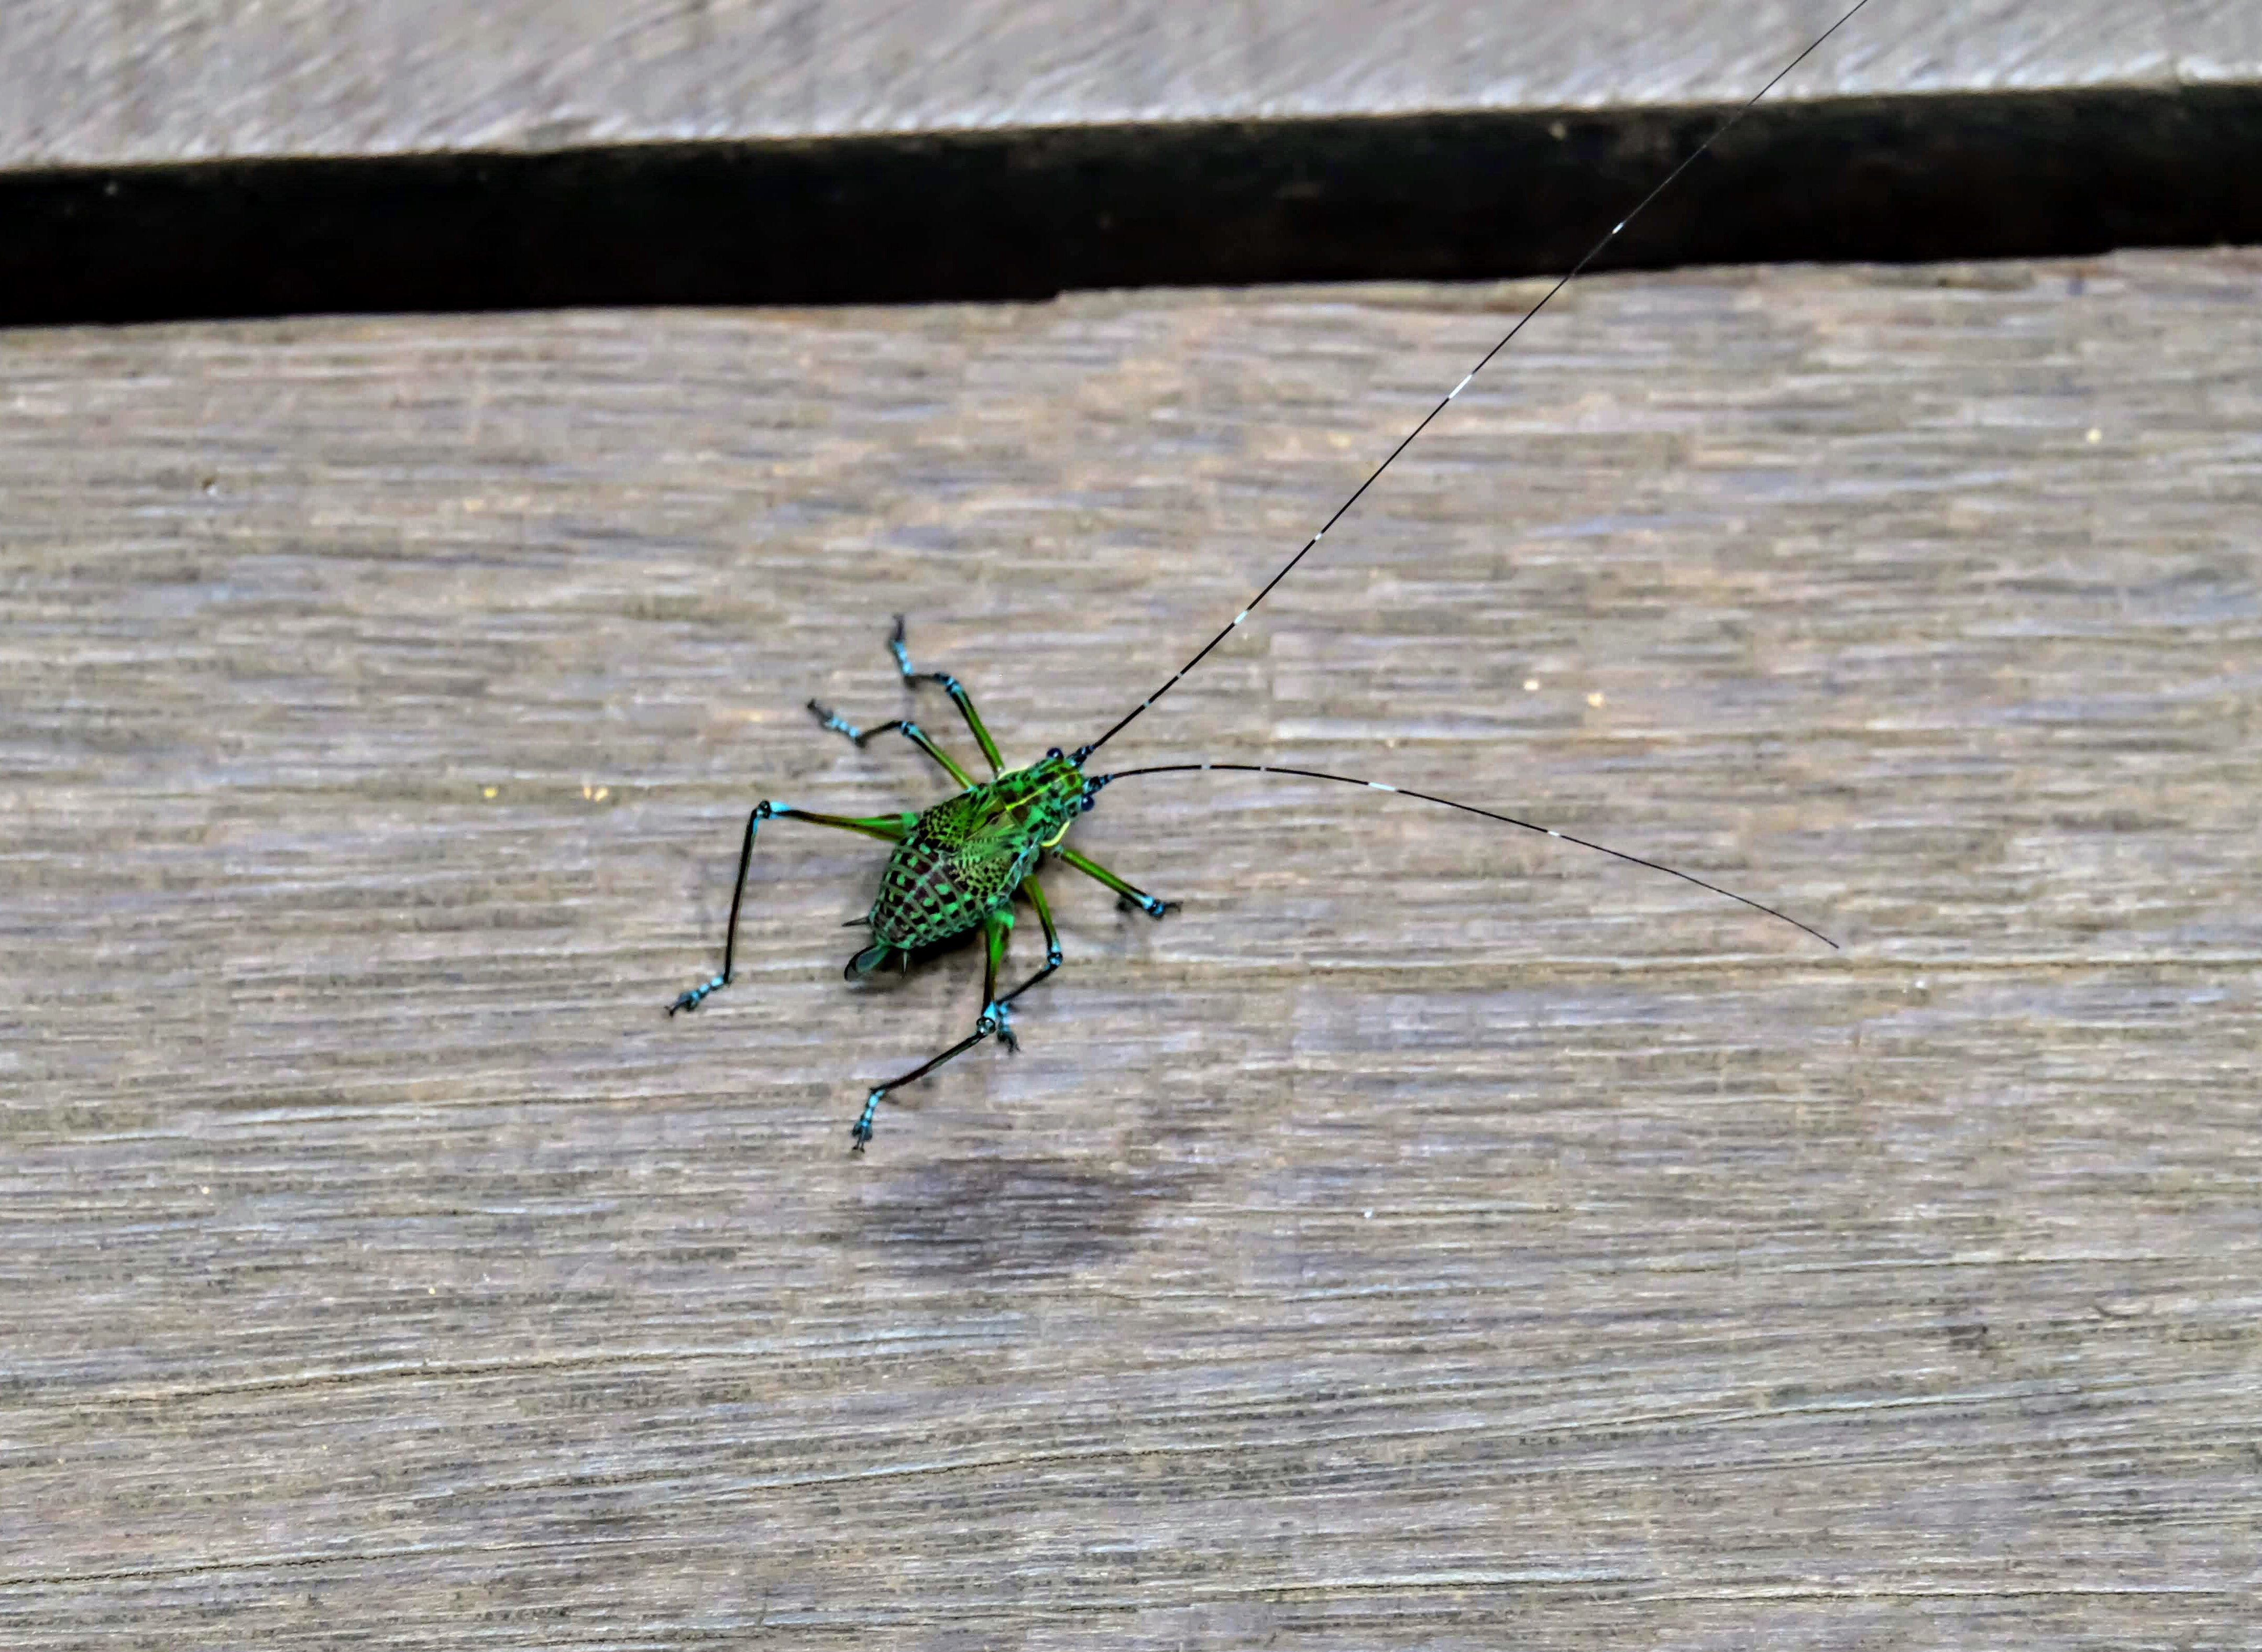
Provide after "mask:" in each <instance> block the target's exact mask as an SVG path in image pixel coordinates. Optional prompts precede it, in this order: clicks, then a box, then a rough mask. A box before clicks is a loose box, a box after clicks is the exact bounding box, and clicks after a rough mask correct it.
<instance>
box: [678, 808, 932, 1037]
mask: <svg viewBox="0 0 2262 1652" xmlns="http://www.w3.org/2000/svg"><path fill="white" fill-rule="evenodd" d="M786 819H791V820H805V821H807V822H810V824H811V825H815V826H836V827H838V828H839V829H840V830H842V831H846V832H861V833H863V834H864V836H865V837H876V838H878V839H879V840H880V841H881V842H882V843H888V844H899V843H901V842H903V840H904V834H905V833H906V832H908V831H910V830H911V823H912V822H914V821H915V820H917V819H918V816H917V815H868V816H865V817H863V818H861V819H860V818H854V817H851V816H849V815H818V814H816V813H813V812H812V811H810V810H809V809H805V808H794V807H793V806H792V805H791V804H789V803H772V802H769V801H762V802H760V803H757V804H755V805H754V809H753V814H751V815H747V816H746V842H744V843H743V844H739V845H738V884H737V886H736V887H733V888H732V889H731V923H730V927H729V928H728V929H726V930H724V932H723V973H721V974H719V975H710V976H709V977H708V978H707V979H706V980H702V981H701V982H700V983H699V984H698V985H697V986H696V987H694V988H692V989H691V990H690V991H689V992H687V993H685V994H684V995H682V996H681V997H680V998H678V999H677V1000H676V1001H675V1002H674V1003H672V1004H670V1005H668V1007H667V1013H668V1014H669V1015H671V1016H672V1015H674V1013H675V1012H676V1011H677V1010H679V1009H698V1008H699V1006H700V1005H701V1004H702V1003H704V1002H707V998H708V995H710V994H711V993H714V992H717V991H719V990H720V989H721V988H724V987H727V986H729V985H730V984H731V956H732V955H733V954H734V953H736V952H737V951H738V908H739V906H740V905H741V904H742V903H743V902H744V901H745V900H746V868H747V866H750V865H752V864H753V858H754V833H755V831H756V830H758V829H759V828H760V825H761V823H762V822H764V821H766V820H786Z"/></svg>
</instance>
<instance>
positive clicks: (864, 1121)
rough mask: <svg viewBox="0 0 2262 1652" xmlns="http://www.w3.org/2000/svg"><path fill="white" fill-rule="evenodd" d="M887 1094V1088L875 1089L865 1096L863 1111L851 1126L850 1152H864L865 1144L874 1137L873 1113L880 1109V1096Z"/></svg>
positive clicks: (849, 1132)
mask: <svg viewBox="0 0 2262 1652" xmlns="http://www.w3.org/2000/svg"><path fill="white" fill-rule="evenodd" d="M886 1094H887V1091H885V1090H874V1091H873V1092H872V1093H871V1094H870V1095H867V1096H866V1097H865V1098H864V1110H863V1112H862V1113H861V1114H860V1115H859V1116H858V1117H857V1119H856V1122H855V1124H853V1125H851V1126H850V1127H849V1131H848V1151H849V1152H850V1153H861V1152H863V1151H864V1144H865V1143H866V1142H868V1141H869V1140H871V1139H872V1115H873V1114H875V1113H876V1112H878V1111H879V1110H880V1097H882V1095H886Z"/></svg>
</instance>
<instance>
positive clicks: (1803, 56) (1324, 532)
mask: <svg viewBox="0 0 2262 1652" xmlns="http://www.w3.org/2000/svg"><path fill="white" fill-rule="evenodd" d="M1867 4H1869V0H1854V4H1853V7H1852V9H1851V10H1849V11H1848V12H1847V13H1846V15H1845V16H1844V17H1842V18H1839V19H1838V21H1837V22H1835V23H1833V24H1832V25H1830V26H1829V27H1828V28H1826V29H1825V30H1823V31H1822V32H1821V33H1820V34H1818V35H1816V36H1815V37H1814V40H1813V42H1812V44H1811V45H1809V46H1808V47H1807V48H1806V49H1805V51H1804V52H1801V53H1800V54H1798V55H1797V57H1794V58H1792V59H1791V60H1790V62H1788V63H1786V64H1784V65H1783V68H1782V70H1781V71H1780V72H1779V73H1777V75H1776V77H1775V78H1774V79H1773V80H1771V81H1769V83H1767V84H1766V85H1764V86H1762V87H1761V88H1760V89H1759V90H1757V91H1755V92H1754V93H1753V94H1752V95H1751V97H1748V98H1747V99H1746V100H1745V102H1744V104H1743V106H1742V107H1741V108H1740V109H1738V110H1737V111H1735V112H1734V113H1733V114H1731V115H1730V116H1728V118H1727V119H1725V120H1723V121H1722V122H1721V123H1720V124H1719V125H1718V126H1715V127H1714V128H1712V135H1711V137H1709V138H1707V139H1705V140H1704V142H1702V143H1700V144H1698V145H1697V147H1696V148H1695V149H1694V150H1692V151H1691V152H1690V153H1689V157H1688V159H1686V160H1684V161H1683V162H1682V163H1681V164H1680V165H1679V166H1677V167H1675V168H1674V169H1673V170H1672V171H1670V172H1668V173H1667V174H1666V175H1665V180H1664V182H1662V183H1660V184H1659V185H1658V186H1657V187H1656V188H1655V189H1653V190H1650V192H1649V193H1648V194H1646V195H1645V196H1643V197H1642V198H1641V199H1640V201H1639V203H1637V204H1636V205H1635V207H1634V209H1633V211H1632V212H1628V213H1627V214H1626V215H1625V216H1624V218H1622V219H1618V221H1617V223H1615V224H1613V225H1611V226H1610V233H1608V234H1606V235H1604V236H1603V238H1602V239H1601V240H1600V241H1596V243H1595V244H1594V245H1593V246H1592V247H1589V248H1587V255H1586V256H1585V257H1583V258H1581V259H1580V260H1579V262H1577V263H1575V264H1573V265H1572V266H1571V269H1570V272H1569V273H1568V274H1567V275H1565V276H1563V277H1561V278H1560V279H1559V280H1558V281H1557V282H1556V283H1555V284H1554V285H1553V286H1552V287H1550V288H1548V289H1547V291H1545V293H1543V294H1542V295H1541V296H1540V299H1539V302H1538V303H1537V304H1535V305H1532V306H1531V308H1530V309H1529V310H1526V311H1525V312H1524V314H1523V316H1522V317H1521V318H1520V319H1518V320H1517V321H1516V325H1515V326H1514V327H1510V328H1509V330H1508V331H1507V332H1506V333H1504V334H1502V335H1501V340H1500V342H1499V343H1497V344H1495V345H1494V346H1493V347H1492V348H1490V349H1488V350H1487V351H1486V352H1485V353H1484V358H1483V360H1481V361H1480V362H1479V363H1477V364H1476V365H1475V366H1474V367H1472V368H1471V369H1469V370H1468V371H1467V372H1466V373H1464V374H1462V375H1461V382H1460V383H1459V384H1456V385H1454V386H1453V387H1452V389H1451V390H1449V391H1446V392H1445V395H1444V400H1442V401H1440V402H1439V403H1438V404H1437V406H1434V407H1432V408H1431V409H1430V411H1429V413H1426V414H1425V415H1423V420H1422V422H1421V423H1420V424H1418V425H1416V426H1415V427H1413V428H1412V429H1411V430H1409V431H1408V432H1407V433H1406V439H1405V440H1404V441H1403V442H1400V443H1399V444H1398V445H1397V446H1396V447H1394V448H1393V449H1391V450H1390V456H1389V457H1388V458H1386V459H1384V460H1383V462H1382V463H1380V464H1378V465H1376V466H1375V467H1374V469H1373V470H1372V472H1370V473H1369V475H1368V476H1367V478H1366V480H1365V481H1364V482H1362V483H1360V484H1359V485H1358V488H1357V489H1356V490H1355V491H1354V492H1352V494H1351V497H1350V498H1349V499H1345V500H1344V502H1343V503H1342V504H1340V505H1338V506H1336V513H1335V514H1334V515H1332V516H1330V517H1329V518H1328V520H1327V521H1324V522H1322V523H1321V524H1320V528H1319V531H1318V532H1317V533H1315V534H1314V535H1312V536H1311V537H1310V538H1309V539H1307V540H1306V541H1305V542H1304V548H1303V549H1301V550H1300V551H1298V552H1297V553H1296V554H1295V555H1294V556H1293V557H1289V558H1288V560H1287V562H1286V564H1283V565H1282V567H1281V569H1280V571H1279V572H1278V573H1276V574H1274V575H1273V576H1272V577H1271V578H1270V579H1267V580H1266V581H1265V582H1264V589H1263V590H1262V591H1259V592H1258V593H1257V594H1256V595H1255V596H1253V597H1251V598H1250V599H1249V606H1248V607H1245V608H1243V609H1242V611H1241V612H1240V613H1238V614H1235V615H1234V616H1233V618H1232V620H1231V621H1228V623H1227V625H1226V628H1224V629H1223V630H1221V631H1220V632H1219V633H1218V634H1217V635H1216V636H1214V637H1212V638H1210V640H1209V641H1208V642H1207V643H1203V644H1202V648H1201V652H1200V653H1199V654H1197V655H1195V656H1194V657H1192V659H1190V660H1188V661H1187V662H1186V663H1185V664H1183V665H1181V666H1179V667H1178V670H1177V671H1175V672H1171V680H1170V681H1169V682H1166V683H1164V684H1163V686H1161V687H1160V688H1157V689H1156V691H1155V692H1154V693H1151V694H1149V695H1148V696H1147V697H1146V699H1144V700H1141V701H1140V702H1139V703H1138V704H1137V705H1135V706H1134V707H1131V709H1130V710H1129V711H1127V712H1126V713H1125V714H1124V715H1122V716H1121V717H1120V718H1119V719H1118V720H1117V722H1116V724H1115V726H1114V727H1113V728H1112V729H1109V730H1108V731H1107V732H1106V734H1104V735H1102V736H1099V739H1097V740H1095V741H1093V742H1092V743H1091V744H1090V745H1088V746H1084V747H1082V748H1081V749H1079V750H1078V751H1077V753H1076V760H1077V762H1078V763H1082V762H1083V761H1084V758H1088V757H1090V756H1091V754H1092V753H1093V752H1095V751H1099V748H1100V747H1102V746H1104V745H1106V743H1108V742H1109V741H1110V740H1113V738H1114V737H1115V736H1117V735H1119V734H1121V733H1122V732H1123V731H1124V729H1127V728H1129V727H1130V726H1131V724H1132V722H1134V721H1135V719H1136V718H1137V717H1138V715H1139V714H1140V713H1141V712H1142V711H1144V710H1146V709H1147V707H1149V706H1151V705H1153V704H1154V703H1155V702H1156V700H1160V699H1161V698H1162V697H1163V695H1164V694H1167V693H1170V692H1171V689H1172V688H1173V687H1175V686H1177V684H1178V679H1179V678H1181V677H1184V676H1185V674H1186V673H1187V672H1190V671H1192V670H1193V668H1194V667H1195V666H1197V665H1199V664H1201V663H1202V662H1203V661H1204V660H1206V659H1207V658H1208V657H1209V654H1210V650H1212V649H1214V648H1215V647H1216V646H1217V645H1218V644H1219V643H1222V642H1224V641H1225V639H1226V638H1227V637H1228V636H1232V635H1233V634H1234V632H1235V630H1237V629H1239V628H1240V626H1241V622H1242V621H1243V620H1246V619H1247V618H1248V617H1249V616H1250V614H1254V613H1255V612H1256V611H1257V604H1258V603H1260V602H1262V601H1264V599H1265V598H1267V597H1269V596H1271V594H1272V587H1273V586H1274V585H1279V583H1280V582H1281V581H1282V580H1283V579H1286V578H1287V577H1288V576H1289V575H1290V574H1292V573H1293V572H1294V571H1296V564H1298V563H1300V562H1301V561H1303V560H1304V558H1305V557H1307V556H1309V555H1310V554H1311V553H1312V550H1313V549H1314V548H1315V547H1316V546H1317V545H1318V544H1319V542H1320V541H1322V539H1325V538H1326V537H1327V536H1328V529H1329V528H1333V527H1334V526H1335V525H1336V523H1337V522H1339V521H1342V520H1343V518H1344V513H1345V512H1346V511H1348V510H1350V509H1351V506H1354V505H1356V504H1358V502H1359V500H1360V499H1361V498H1363V497H1364V496H1365V492H1366V490H1367V489H1369V488H1371V487H1372V486H1373V485H1375V482H1376V481H1377V480H1378V479H1379V478H1380V477H1381V475H1382V473H1383V472H1384V471H1385V470H1388V469H1389V468H1390V467H1391V465H1392V464H1393V463H1394V462H1395V461H1396V460H1397V457H1398V456H1399V455H1400V454H1401V453H1403V452H1405V451H1406V449H1408V448H1410V447H1412V446H1413V445H1414V439H1415V437H1416V436H1418V435H1421V434H1422V433H1423V431H1424V430H1427V429H1428V428H1429V427H1430V421H1431V420H1434V419H1436V418H1437V415H1438V414H1439V413H1443V412H1444V411H1445V409H1446V407H1447V406H1450V405H1451V404H1452V400H1453V399H1454V398H1455V397H1456V396H1458V395H1459V394H1460V393H1461V392H1462V391H1465V390H1466V389H1467V388H1468V387H1469V381H1470V380H1471V379H1473V378H1474V377H1476V376H1477V375H1478V374H1479V373H1481V372H1482V371H1484V370H1485V369H1486V368H1487V367H1488V366H1489V365H1490V364H1491V363H1492V358H1493V357H1494V356H1497V355H1499V354H1500V353H1501V352H1502V350H1504V349H1506V348H1508V346H1509V341H1510V340H1512V339H1513V338H1515V336H1516V334H1519V333H1521V332H1523V331H1524V327H1526V326H1528V325H1529V324H1530V323H1531V318H1532V317H1533V316H1535V315H1538V313H1539V312H1541V311H1542V310H1544V309H1545V308H1546V307H1547V301H1548V300H1549V299H1550V298H1553V297H1554V296H1555V295H1556V294H1557V293H1559V292H1560V291H1563V289H1564V288H1566V287H1567V286H1569V285H1570V284H1572V283H1573V282H1574V281H1575V280H1577V279H1578V277H1579V274H1580V272H1581V270H1583V269H1586V267H1587V266H1588V264H1590V263H1592V262H1595V260H1596V257H1598V256H1599V255H1601V253H1602V250H1603V248H1605V247H1608V246H1609V245H1610V243H1611V242H1612V241H1616V240H1617V238H1618V236H1619V234H1620V233H1622V232H1623V231H1624V228H1625V226H1627V225H1629V224H1631V223H1632V222H1633V221H1634V219H1637V218H1639V217H1640V216H1641V215H1642V213H1643V212H1646V211H1647V210H1648V207H1649V204H1650V203H1651V202H1652V201H1653V200H1655V199H1656V198H1658V197H1659V196H1660V195H1662V194H1664V193H1665V192H1666V190H1669V189H1671V188H1672V187H1673V185H1674V183H1675V180H1676V179H1678V178H1679V177H1680V176H1681V175H1682V173H1683V172H1686V171H1687V170H1688V169H1689V168H1690V167H1693V166H1695V165H1696V164H1697V162H1698V161H1699V160H1701V159H1703V157H1704V152H1705V151H1706V150H1708V149H1710V148H1711V147H1712V146H1713V145H1714V144H1716V143H1718V142H1719V140H1721V138H1722V137H1724V136H1725V135H1726V133H1727V132H1728V129H1729V128H1730V127H1732V126H1734V125H1735V124H1736V123H1737V122H1738V121H1740V120H1741V119H1743V118H1744V117H1745V116H1746V115H1748V114H1750V113H1751V112H1752V110H1753V108H1754V105H1756V104H1758V103H1759V101H1760V99H1761V98H1762V97H1766V96H1767V95H1768V94H1769V92H1771V91H1773V90H1775V89H1776V87H1777V86H1779V85H1781V84H1782V83H1783V76H1784V75H1789V74H1790V72H1791V70H1793V69H1795V68H1797V67H1798V66H1799V65H1800V64H1801V63H1804V62H1805V61H1806V60H1807V59H1808V58H1810V57H1812V56H1813V55H1814V54H1815V53H1816V52H1817V51H1818V50H1819V49H1820V48H1821V46H1822V43H1823V42H1824V41H1825V40H1828V39H1829V38H1830V37H1831V36H1832V35H1833V34H1835V33H1837V32H1838V31H1839V30H1841V29H1842V28H1844V27H1845V26H1846V25H1848V23H1850V22H1852V21H1853V20H1854V13H1855V12H1856V11H1860V10H1861V9H1862V7H1863V6H1865V5H1867ZM1218 766H1219V767H1224V766H1226V765H1222V764H1221V765H1218ZM1126 772H1132V771H1126ZM1136 772H1139V773H1149V772H1152V771H1150V770H1144V769H1142V770H1139V771H1136ZM1280 772H1283V773H1286V772H1287V771H1286V770H1282V771H1280ZM1321 778H1322V779H1336V778H1338V777H1337V776H1335V775H1325V776H1322V777H1321ZM1408 795H1411V794H1408ZM1431 801H1436V802H1443V801H1444V799H1443V798H1437V799H1433V800H1431ZM1453 807H1454V808H1461V807H1462V805H1460V804H1459V803H1456V804H1454V805H1453ZM1477 812H1478V813H1479V814H1481V813H1483V811H1482V810H1481V809H1480V810H1478V811H1477ZM1515 823H1516V824H1517V825H1519V826H1520V825H1522V824H1523V823H1524V822H1521V821H1518V822H1515ZM1597 846H1598V845H1596V844H1588V848H1590V849H1591V848H1595V847H1597ZM1606 852H1608V853H1611V854H1616V853H1617V851H1616V850H1610V851H1606ZM1619 858H1621V859H1625V860H1631V859H1632V858H1633V857H1632V856H1631V855H1624V856H1620V857H1619ZM1663 870H1667V871H1670V870H1671V868H1669V867H1667V868H1663ZM1674 875H1675V877H1680V876H1683V875H1685V874H1683V873H1675V874H1674ZM1689 881H1690V882H1692V883H1694V882H1696V881H1697V880H1696V879H1693V878H1691V879H1690V880H1689ZM1720 893H1721V894H1726V893H1727V891H1726V890H1725V889H1724V890H1722V891H1721V892H1720ZM1735 899H1737V900H1739V901H1742V900H1743V897H1742V896H1741V895H1738V896H1736V897H1735ZM1744 904H1745V905H1747V906H1757V905H1758V904H1759V903H1758V902H1757V901H1744ZM1761 910H1765V909H1764V908H1761ZM1776 916H1777V917H1781V916H1783V915H1782V914H1781V913H1777V914H1776ZM1785 921H1786V922H1796V920H1795V919H1786V920H1785ZM1805 927H1806V926H1805V924H1803V923H1801V924H1799V928H1801V929H1805Z"/></svg>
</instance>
